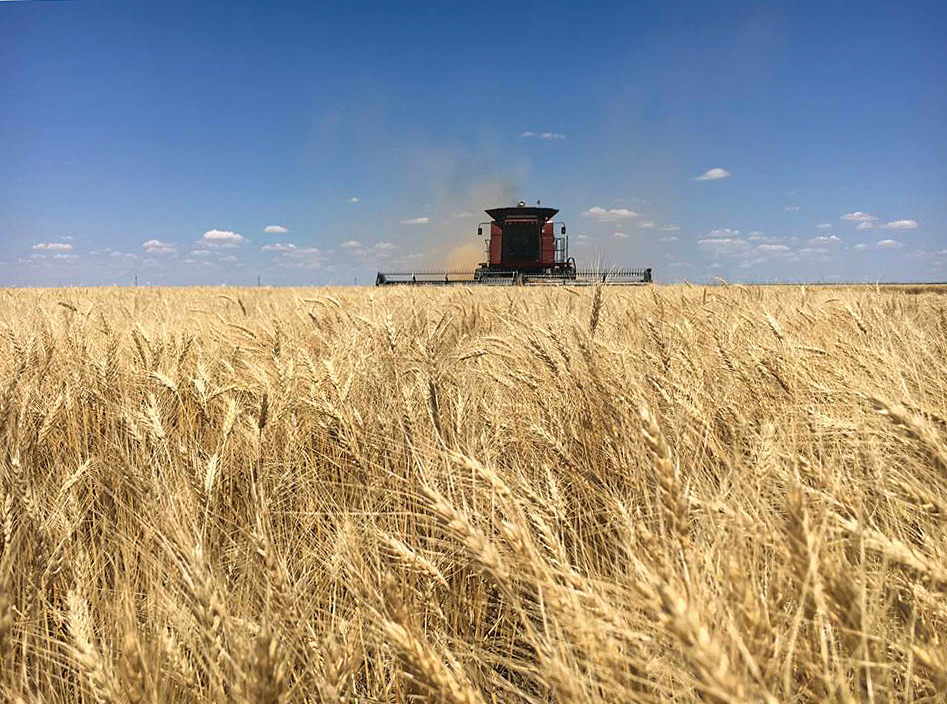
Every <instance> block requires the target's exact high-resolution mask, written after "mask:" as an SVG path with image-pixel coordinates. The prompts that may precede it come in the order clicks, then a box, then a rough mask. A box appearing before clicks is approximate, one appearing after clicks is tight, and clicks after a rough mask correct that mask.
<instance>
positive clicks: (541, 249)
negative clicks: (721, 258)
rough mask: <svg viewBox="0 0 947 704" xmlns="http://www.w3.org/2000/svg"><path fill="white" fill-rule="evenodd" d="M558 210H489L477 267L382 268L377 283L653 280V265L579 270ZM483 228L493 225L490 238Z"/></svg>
mask: <svg viewBox="0 0 947 704" xmlns="http://www.w3.org/2000/svg"><path fill="white" fill-rule="evenodd" d="M558 212H559V211H558V210H556V209H555V208H540V207H539V206H538V205H537V206H536V207H530V206H527V205H526V203H524V202H523V201H520V203H519V205H516V206H514V207H511V208H493V209H492V210H487V211H486V213H487V215H489V216H490V218H491V221H490V222H484V223H480V226H479V227H478V228H477V234H478V235H479V236H481V237H484V239H485V244H486V245H487V261H486V262H484V263H482V264H481V265H480V266H479V267H478V268H477V269H476V271H452V272H397V273H396V272H378V276H377V277H376V278H375V285H376V286H389V285H393V284H433V285H438V284H439V285H443V284H493V285H498V286H511V285H518V284H569V285H583V284H595V283H606V284H647V283H651V269H601V270H592V269H590V270H585V271H578V270H577V269H576V267H575V260H574V259H573V258H572V257H570V256H569V238H568V237H567V236H566V226H565V224H564V223H561V222H554V221H553V217H555V215H556V213H558ZM557 226H558V228H559V233H558V236H557V233H556V227H557ZM485 228H489V238H488V236H487V234H486V233H485Z"/></svg>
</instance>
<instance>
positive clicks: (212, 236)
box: [201, 230, 247, 246]
mask: <svg viewBox="0 0 947 704" xmlns="http://www.w3.org/2000/svg"><path fill="white" fill-rule="evenodd" d="M201 239H202V240H203V243H204V244H207V245H211V246H215V245H217V246H234V245H238V244H243V243H244V242H246V241H247V238H246V237H244V236H243V235H241V234H238V233H236V232H232V231H231V230H208V231H207V232H205V233H204V234H203V236H202V237H201Z"/></svg>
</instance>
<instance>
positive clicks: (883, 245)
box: [878, 240, 904, 249]
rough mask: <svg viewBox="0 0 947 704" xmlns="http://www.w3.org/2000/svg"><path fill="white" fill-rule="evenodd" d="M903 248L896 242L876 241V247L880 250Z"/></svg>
mask: <svg viewBox="0 0 947 704" xmlns="http://www.w3.org/2000/svg"><path fill="white" fill-rule="evenodd" d="M903 246H904V245H903V244H901V243H900V242H898V241H897V240H878V247H879V248H881V249H898V248H899V247H903Z"/></svg>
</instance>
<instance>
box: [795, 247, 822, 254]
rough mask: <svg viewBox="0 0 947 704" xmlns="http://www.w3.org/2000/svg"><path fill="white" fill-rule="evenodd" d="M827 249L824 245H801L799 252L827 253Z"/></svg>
mask: <svg viewBox="0 0 947 704" xmlns="http://www.w3.org/2000/svg"><path fill="white" fill-rule="evenodd" d="M828 252H829V250H828V249H827V248H825V247H803V248H802V249H800V250H799V254H828Z"/></svg>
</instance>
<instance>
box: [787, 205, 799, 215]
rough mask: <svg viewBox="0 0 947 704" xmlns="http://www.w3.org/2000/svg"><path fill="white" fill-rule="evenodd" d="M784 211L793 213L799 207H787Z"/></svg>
mask: <svg viewBox="0 0 947 704" xmlns="http://www.w3.org/2000/svg"><path fill="white" fill-rule="evenodd" d="M785 209H786V210H788V211H789V212H790V213H794V212H796V211H797V210H799V206H798V205H787V206H786V208H785Z"/></svg>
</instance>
